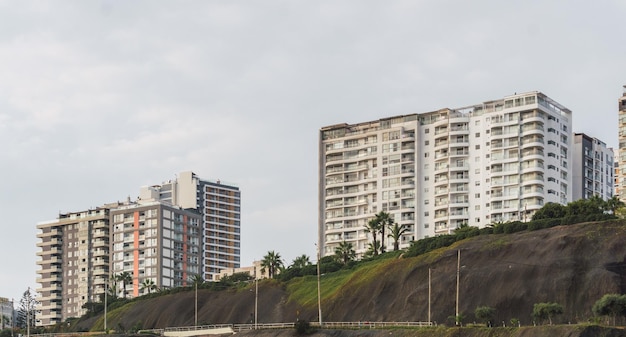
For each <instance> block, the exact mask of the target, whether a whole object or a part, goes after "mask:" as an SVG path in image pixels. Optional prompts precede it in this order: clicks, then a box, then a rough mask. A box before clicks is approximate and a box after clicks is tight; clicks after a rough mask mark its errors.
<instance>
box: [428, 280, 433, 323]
mask: <svg viewBox="0 0 626 337" xmlns="http://www.w3.org/2000/svg"><path fill="white" fill-rule="evenodd" d="M430 280H431V269H430V268H428V324H431V323H430V322H432V321H431V320H430V295H431V288H430Z"/></svg>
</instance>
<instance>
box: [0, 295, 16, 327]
mask: <svg viewBox="0 0 626 337" xmlns="http://www.w3.org/2000/svg"><path fill="white" fill-rule="evenodd" d="M13 307H14V303H13V300H10V299H8V298H5V297H0V330H4V329H10V328H11V327H13V325H14V324H13V318H14V317H15V312H14V310H13Z"/></svg>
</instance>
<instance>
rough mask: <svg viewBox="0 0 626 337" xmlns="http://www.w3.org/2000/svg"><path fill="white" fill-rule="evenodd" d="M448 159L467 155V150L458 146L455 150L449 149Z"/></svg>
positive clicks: (465, 147)
mask: <svg viewBox="0 0 626 337" xmlns="http://www.w3.org/2000/svg"><path fill="white" fill-rule="evenodd" d="M449 153H450V157H451V158H452V157H463V156H468V155H469V149H468V147H467V146H459V147H457V148H452V147H450V152H449Z"/></svg>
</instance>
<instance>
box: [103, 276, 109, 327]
mask: <svg viewBox="0 0 626 337" xmlns="http://www.w3.org/2000/svg"><path fill="white" fill-rule="evenodd" d="M108 297H109V279H108V277H107V278H106V279H105V280H104V333H107V298H108Z"/></svg>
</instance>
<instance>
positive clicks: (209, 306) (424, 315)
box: [83, 221, 626, 328]
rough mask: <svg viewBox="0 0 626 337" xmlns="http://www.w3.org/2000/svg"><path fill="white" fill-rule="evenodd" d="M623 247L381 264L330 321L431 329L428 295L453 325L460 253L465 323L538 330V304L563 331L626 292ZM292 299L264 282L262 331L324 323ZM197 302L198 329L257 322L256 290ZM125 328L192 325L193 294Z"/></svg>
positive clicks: (589, 239)
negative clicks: (549, 308) (478, 313)
mask: <svg viewBox="0 0 626 337" xmlns="http://www.w3.org/2000/svg"><path fill="white" fill-rule="evenodd" d="M625 241H626V223H624V222H621V221H612V222H604V223H593V224H579V225H572V226H561V227H555V228H551V229H545V230H539V231H533V232H520V233H515V234H498V235H484V236H478V237H474V238H471V239H468V240H465V241H462V242H460V243H458V244H456V245H454V246H453V247H450V248H447V249H442V250H438V251H435V252H432V253H429V254H426V255H423V256H419V257H415V258H406V259H403V258H400V259H391V260H385V261H382V262H381V263H383V264H384V266H383V267H381V268H378V269H377V271H378V274H376V275H371V273H370V274H368V271H367V270H363V269H359V268H358V267H357V268H355V271H354V273H353V274H352V275H351V279H350V281H349V282H348V283H346V284H345V285H343V286H341V287H340V288H339V290H338V291H337V292H336V293H335V295H334V296H332V297H330V298H325V299H324V301H323V302H322V317H323V320H324V321H329V322H330V321H335V322H337V321H364V322H365V321H370V322H375V321H427V320H428V307H429V288H430V294H431V295H430V307H431V310H430V313H431V319H432V321H435V322H437V323H438V324H444V323H447V324H449V323H451V322H450V320H449V317H451V316H454V315H455V313H456V296H457V291H456V289H457V262H458V252H459V251H460V268H459V269H458V270H459V283H458V284H459V292H458V294H459V302H458V308H459V313H460V314H461V315H462V316H463V317H464V322H465V323H471V322H474V321H476V319H475V318H474V315H473V313H474V310H475V309H476V307H478V306H490V307H494V308H495V309H496V316H495V317H494V320H493V321H494V325H498V326H501V325H502V324H503V323H504V324H505V325H509V324H510V321H511V319H512V318H516V319H519V320H520V321H521V324H522V325H532V324H533V322H532V318H531V313H532V309H533V304H534V303H539V302H556V303H559V304H561V305H562V306H563V308H564V314H563V315H560V316H558V317H556V318H555V322H560V323H567V322H572V323H575V322H586V321H587V320H588V319H589V318H591V317H592V313H591V308H592V306H593V304H594V302H595V301H597V300H598V299H599V298H600V297H602V295H604V294H607V293H623V292H624V291H626V281H625V280H626V279H625V275H626V269H625V268H626V262H625V259H626V244H625ZM429 269H430V275H431V281H430V287H429V281H428V280H429V277H428V276H429ZM323 284H324V282H322V286H323ZM288 298H289V294H288V293H287V291H286V290H285V289H284V287H283V286H281V285H280V284H279V283H277V282H268V283H265V282H261V283H260V286H259V311H258V319H259V322H261V323H269V322H293V321H295V320H296V318H300V319H306V320H310V321H317V319H318V318H317V306H314V307H311V306H310V305H309V306H302V305H300V304H298V303H292V302H289V301H288ZM198 300H199V301H198V302H199V310H198V323H199V324H217V323H246V322H253V319H254V316H253V313H254V292H253V291H250V290H249V289H245V290H239V291H234V290H233V291H223V292H212V291H209V290H201V291H199V292H198ZM118 323H119V324H121V325H122V326H124V327H126V328H129V327H132V326H133V325H136V324H138V323H141V327H143V328H162V327H172V326H185V325H193V323H194V292H193V291H191V292H186V293H178V294H174V295H167V296H162V297H158V298H153V299H149V300H145V301H137V302H136V303H135V304H134V305H133V306H132V307H131V308H129V309H128V310H127V311H126V312H125V313H124V314H123V315H121V317H119V318H110V319H109V326H110V327H116V326H117V325H118ZM537 323H539V322H537ZM85 324H91V323H85ZM83 328H85V327H83Z"/></svg>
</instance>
